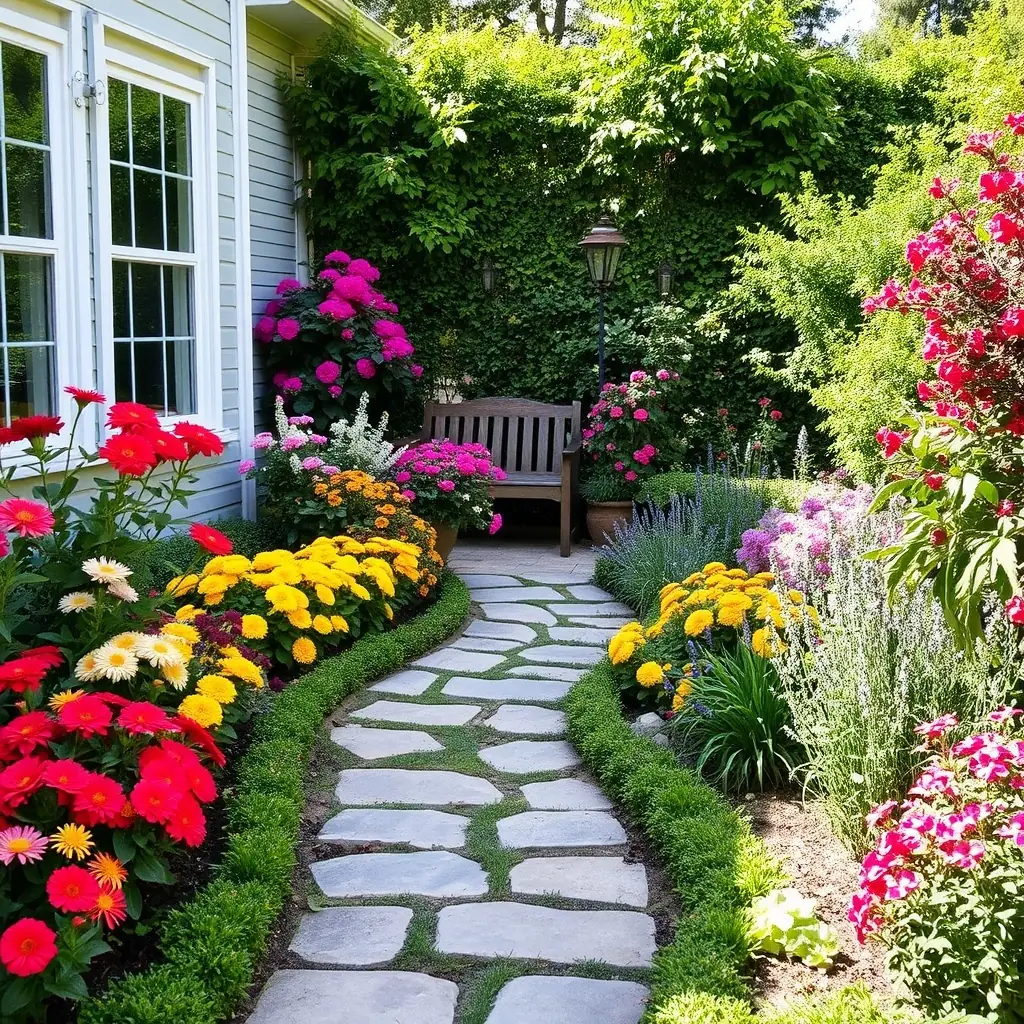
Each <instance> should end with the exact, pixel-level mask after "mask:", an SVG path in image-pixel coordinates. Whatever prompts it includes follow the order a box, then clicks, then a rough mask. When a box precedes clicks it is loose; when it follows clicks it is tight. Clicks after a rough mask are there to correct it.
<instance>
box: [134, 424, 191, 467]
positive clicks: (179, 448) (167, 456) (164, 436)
mask: <svg viewBox="0 0 1024 1024" xmlns="http://www.w3.org/2000/svg"><path fill="white" fill-rule="evenodd" d="M143 436H144V437H145V438H146V440H147V441H148V442H149V443H150V444H151V445H152V446H153V451H155V452H156V454H157V458H158V459H160V460H161V461H164V462H184V461H185V460H186V459H187V458H188V456H189V450H188V445H187V444H185V442H184V441H183V440H182V439H181V438H180V437H178V436H177V435H176V434H170V433H168V432H167V431H166V430H148V431H146V433H145V434H144V435H143Z"/></svg>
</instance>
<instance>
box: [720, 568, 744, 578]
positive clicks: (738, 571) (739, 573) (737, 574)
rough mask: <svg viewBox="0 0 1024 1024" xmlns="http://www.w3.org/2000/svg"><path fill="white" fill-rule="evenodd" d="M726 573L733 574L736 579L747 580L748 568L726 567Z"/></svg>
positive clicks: (727, 574)
mask: <svg viewBox="0 0 1024 1024" xmlns="http://www.w3.org/2000/svg"><path fill="white" fill-rule="evenodd" d="M725 575H726V576H731V577H732V578H733V579H736V580H745V579H746V578H747V570H746V569H726V570H725Z"/></svg>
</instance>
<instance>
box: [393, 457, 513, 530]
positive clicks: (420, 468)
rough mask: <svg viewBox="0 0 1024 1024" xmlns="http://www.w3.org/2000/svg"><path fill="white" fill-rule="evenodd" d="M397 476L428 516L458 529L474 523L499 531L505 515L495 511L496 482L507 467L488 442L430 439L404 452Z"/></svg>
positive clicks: (421, 512)
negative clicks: (493, 493) (495, 457)
mask: <svg viewBox="0 0 1024 1024" xmlns="http://www.w3.org/2000/svg"><path fill="white" fill-rule="evenodd" d="M392 479H393V480H394V481H395V483H396V484H397V485H398V486H399V487H401V488H403V489H404V490H403V493H406V492H408V493H409V494H411V495H413V497H412V498H410V500H411V501H412V504H413V510H414V511H415V512H416V514H417V515H419V516H422V517H423V518H424V519H426V520H427V521H428V522H431V523H433V524H434V525H437V524H439V523H441V524H444V525H446V526H452V527H454V528H456V529H461V528H462V527H466V526H472V527H476V528H477V529H480V530H483V529H486V530H488V531H489V532H490V533H492V534H493V533H497V532H498V530H499V529H500V528H501V516H500V515H497V514H495V513H494V511H493V503H492V500H491V482H492V481H494V480H504V479H505V471H504V470H503V469H502V468H501V467H500V466H495V465H494V464H493V462H492V461H491V453H490V452H489V451H488V450H487V448H486V447H485V446H484V445H482V444H455V443H454V442H452V441H449V440H447V439H446V440H444V441H426V442H424V443H423V444H418V445H416V446H415V447H414V448H409V449H408V450H407V451H404V452H402V454H401V455H399V456H398V461H397V462H396V464H395V471H394V475H393V477H392Z"/></svg>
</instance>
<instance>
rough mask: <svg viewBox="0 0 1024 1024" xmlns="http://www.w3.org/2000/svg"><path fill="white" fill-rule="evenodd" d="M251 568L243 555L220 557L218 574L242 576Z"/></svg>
mask: <svg viewBox="0 0 1024 1024" xmlns="http://www.w3.org/2000/svg"><path fill="white" fill-rule="evenodd" d="M251 568H252V562H250V561H249V559H248V558H246V557H245V555H222V556H221V560H220V568H219V569H218V570H217V571H218V572H222V573H224V575H225V576H244V575H245V574H246V573H247V572H248V571H249V570H250V569H251Z"/></svg>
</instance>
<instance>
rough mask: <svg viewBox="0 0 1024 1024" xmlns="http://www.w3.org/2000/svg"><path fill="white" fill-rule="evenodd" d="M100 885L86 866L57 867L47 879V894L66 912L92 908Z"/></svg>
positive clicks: (51, 900) (55, 905)
mask: <svg viewBox="0 0 1024 1024" xmlns="http://www.w3.org/2000/svg"><path fill="white" fill-rule="evenodd" d="M99 894H100V885H99V882H97V881H96V879H95V878H93V877H92V875H90V874H89V872H88V871H86V870H85V868H80V867H78V866H77V865H75V864H69V865H68V866H67V867H63V868H57V870H56V871H54V873H53V874H52V875H50V877H49V878H48V879H47V881H46V896H47V899H49V901H50V903H51V904H52V905H53V906H54V907H55V908H56V909H57V910H61V911H64V912H65V913H72V914H73V913H75V912H76V911H78V910H92V908H93V907H94V906H96V897H97V896H99Z"/></svg>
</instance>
